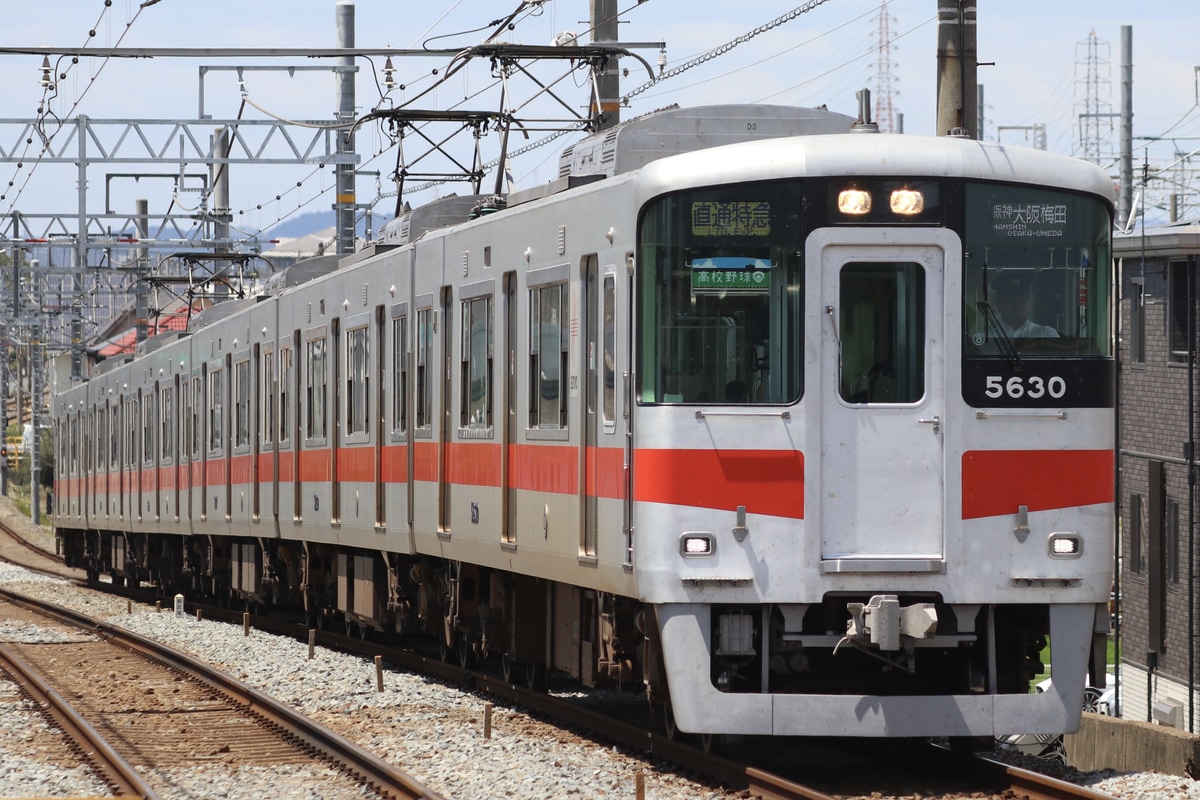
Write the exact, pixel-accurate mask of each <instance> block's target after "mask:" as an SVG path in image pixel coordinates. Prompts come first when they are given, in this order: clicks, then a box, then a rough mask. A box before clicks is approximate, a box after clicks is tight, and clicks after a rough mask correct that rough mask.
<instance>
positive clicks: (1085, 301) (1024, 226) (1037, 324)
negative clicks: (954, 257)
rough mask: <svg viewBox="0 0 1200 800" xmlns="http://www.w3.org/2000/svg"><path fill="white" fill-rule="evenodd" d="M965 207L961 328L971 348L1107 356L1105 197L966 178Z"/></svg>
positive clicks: (1108, 251) (1107, 224)
mask: <svg viewBox="0 0 1200 800" xmlns="http://www.w3.org/2000/svg"><path fill="white" fill-rule="evenodd" d="M966 207H967V221H966V241H965V242H964V249H965V251H966V265H965V267H966V270H965V275H966V279H965V282H964V289H965V303H964V307H963V316H964V320H963V322H964V325H963V329H964V333H965V335H966V339H967V344H968V346H969V347H973V348H974V351H973V352H974V353H976V354H979V355H989V354H1001V355H1010V354H1012V353H1014V352H1015V353H1018V354H1021V353H1033V354H1037V353H1051V354H1059V355H1111V328H1110V325H1111V319H1110V316H1111V315H1110V310H1109V296H1110V294H1109V292H1110V289H1109V276H1110V274H1111V247H1110V242H1109V231H1110V217H1109V214H1108V210H1107V209H1106V207H1105V206H1104V204H1103V203H1101V202H1100V201H1099V200H1097V199H1095V198H1091V197H1085V196H1082V195H1073V194H1067V193H1065V192H1058V191H1054V190H1048V189H1040V188H1033V187H1025V186H1004V185H991V184H986V185H985V184H969V185H968V186H967V204H966ZM968 352H972V351H968Z"/></svg>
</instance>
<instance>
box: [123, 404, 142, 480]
mask: <svg viewBox="0 0 1200 800" xmlns="http://www.w3.org/2000/svg"><path fill="white" fill-rule="evenodd" d="M140 399H141V397H140V396H138V395H135V396H133V397H131V398H129V400H128V401H127V402H126V403H125V430H126V431H128V436H129V440H128V442H127V444H126V447H125V467H126V468H130V467H134V466H136V465H137V459H138V446H137V444H138V436H137V435H138V425H140V424H141V423H140V420H139V419H138V417H139V416H140V415H139V414H138V402H139V401H140Z"/></svg>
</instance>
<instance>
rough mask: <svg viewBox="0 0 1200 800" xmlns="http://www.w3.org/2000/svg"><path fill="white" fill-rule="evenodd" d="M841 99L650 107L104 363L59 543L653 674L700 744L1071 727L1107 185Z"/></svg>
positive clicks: (199, 585) (1097, 427)
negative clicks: (556, 158) (538, 182)
mask: <svg viewBox="0 0 1200 800" xmlns="http://www.w3.org/2000/svg"><path fill="white" fill-rule="evenodd" d="M853 123H854V121H853V120H852V119H851V118H850V117H846V116H843V115H839V114H832V113H829V112H826V111H823V110H813V109H794V108H781V107H768V106H722V107H709V108H699V109H691V110H677V109H676V110H667V111H663V112H659V113H655V114H651V115H648V116H646V117H644V118H641V119H638V120H634V121H631V122H629V123H626V124H625V125H623V126H621V127H619V128H616V129H613V130H610V131H606V132H603V133H602V134H598V135H596V136H593V137H591V138H588V139H584V140H582V141H581V142H579V143H577V144H576V145H575V146H574V147H572V148H570V149H569V150H568V152H566V153H564V156H563V159H562V162H561V168H560V178H559V179H558V180H556V181H554V182H552V183H550V184H548V185H546V186H543V187H540V188H539V189H536V190H530V191H527V192H523V193H514V194H511V195H509V196H507V197H466V198H463V197H449V198H444V199H442V200H439V201H436V202H434V203H431V204H430V205H428V206H425V207H422V208H418V209H416V210H414V211H411V212H408V213H406V214H405V215H404V216H403V217H402V218H400V219H398V220H395V221H393V222H392V223H389V225H388V226H386V228H385V230H384V235H383V236H382V237H381V239H380V240H379V241H378V242H376V243H374V244H373V245H371V246H368V247H367V248H366V249H364V250H362V251H360V252H358V253H355V254H353V255H351V256H348V257H345V258H343V259H341V261H340V263H333V262H334V261H335V259H332V258H328V259H326V260H325V262H319V261H318V262H315V266H314V265H305V264H301V265H298V266H297V267H294V268H292V269H291V270H288V271H287V272H285V273H281V274H280V275H279V276H278V277H277V279H276V280H275V281H274V282H272V283H271V284H270V285H268V286H267V287H266V291H264V292H263V293H262V294H261V295H259V296H256V297H253V298H251V299H246V300H240V301H239V300H232V301H228V302H224V303H220V304H218V305H216V306H214V307H213V308H211V309H210V310H208V311H206V312H204V313H203V314H202V315H200V316H199V317H198V318H196V319H194V320H193V321H192V325H191V328H190V330H189V331H187V332H186V333H174V334H171V335H169V336H165V337H159V338H156V339H151V340H148V341H147V342H145V343H143V344H142V345H141V346H140V347H139V350H138V353H137V354H136V355H135V356H134V357H132V358H129V359H126V360H123V361H119V362H116V363H113V362H111V361H110V362H106V363H104V364H102V365H101V366H100V369H98V370H97V371H96V374H94V375H93V376H91V377H90V378H89V379H88V380H86V381H84V382H82V383H79V384H77V385H72V386H69V387H66V388H63V389H62V390H61V391H59V392H57V394H56V397H55V403H54V412H53V413H54V424H55V430H56V432H57V434H58V436H57V448H58V450H57V453H56V459H57V461H56V463H57V465H58V469H57V476H56V490H55V491H56V493H57V516H56V517H55V522H56V525H57V526H58V535H59V537H60V539H61V543H62V547H63V551H64V553H65V554H66V557H67V559H68V561H69V563H71V564H73V565H77V566H80V567H84V568H86V569H87V570H88V571H89V573H90V574H91V575H92V576H93V577H99V576H100V575H102V574H108V575H111V576H112V578H113V579H114V580H116V581H127V582H136V583H141V584H150V585H156V586H158V587H159V588H160V589H161V590H162V591H163V592H164V593H166V594H168V595H171V594H174V593H175V592H177V591H178V592H182V593H184V594H185V595H187V596H189V597H201V596H216V597H218V598H223V599H226V600H229V601H231V602H239V603H249V604H254V605H258V604H262V605H264V606H276V605H278V606H288V607H291V608H303V609H306V610H307V612H308V613H309V614H310V615H311V618H312V619H313V621H314V622H322V623H324V624H333V625H338V626H341V625H343V624H344V625H345V626H346V628H347V629H348V630H358V631H361V632H363V633H364V634H365V633H369V632H376V631H388V632H391V631H406V630H422V629H423V630H425V631H428V632H431V633H433V634H435V635H436V636H437V638H438V640H439V641H440V642H441V644H442V645H443V648H444V649H443V654H444V655H445V656H446V657H447V658H459V659H461V660H462V661H463V662H464V663H471V662H472V661H474V660H475V659H478V658H480V657H484V656H487V655H489V654H491V655H492V656H493V657H498V658H499V659H500V661H501V663H502V664H503V667H504V669H506V670H507V671H508V673H509V674H510V675H511V676H513V679H514V680H516V679H518V678H519V679H520V680H524V681H528V682H529V683H530V684H531V685H536V684H540V683H544V682H545V680H546V677H547V674H548V672H549V671H551V670H559V671H562V672H565V673H569V674H570V675H572V676H576V677H577V678H579V679H580V680H581V681H582V682H583V683H584V684H588V685H595V684H600V683H623V684H624V685H626V686H634V687H639V686H643V685H644V686H645V688H646V691H647V693H648V694H649V695H650V699H651V700H652V701H654V702H656V703H660V704H661V705H662V707H663V708H664V709H665V710H666V712H667V719H668V722H669V726H670V727H673V729H675V730H679V731H684V732H693V733H700V734H704V735H708V736H710V737H711V735H713V734H758V735H788V734H799V735H817V734H820V735H840V736H864V737H882V736H902V737H913V736H949V737H961V738H962V739H963V740H969V739H970V738H973V737H990V736H993V735H998V734H1007V733H1014V732H1025V733H1037V732H1054V733H1057V732H1062V731H1069V730H1074V729H1076V728H1077V726H1078V725H1079V722H1080V709H1081V707H1082V699H1083V688H1084V681H1085V677H1086V674H1087V673H1088V671H1089V667H1091V668H1093V674H1094V673H1095V670H1094V667H1095V664H1100V665H1102V664H1103V655H1104V641H1105V633H1106V631H1107V626H1108V613H1107V605H1106V604H1107V600H1108V596H1109V589H1110V586H1111V581H1112V569H1113V538H1114V518H1113V499H1114V458H1113V447H1114V416H1113V414H1114V410H1113V403H1114V384H1115V366H1114V356H1113V338H1114V337H1113V317H1112V311H1113V309H1112V306H1113V304H1112V288H1111V286H1112V274H1111V270H1112V266H1111V257H1110V235H1111V218H1112V193H1113V190H1112V183H1111V181H1110V180H1109V178H1108V177H1107V176H1106V175H1105V173H1104V172H1103V171H1102V170H1100V169H1098V168H1096V167H1094V166H1091V165H1089V164H1086V163H1083V162H1081V161H1077V160H1074V159H1070V158H1066V157H1062V156H1057V155H1052V154H1048V153H1045V152H1040V151H1034V150H1027V149H1020V148H1013V147H1005V146H1001V145H998V144H993V143H986V142H979V141H972V140H968V139H962V138H953V137H938V138H931V137H921V136H908V135H887V134H878V133H871V132H869V128H870V126H863V125H855V124H853ZM322 263H324V264H326V265H327V268H324V269H322V267H321V265H322ZM1047 642H1050V643H1051V647H1050V652H1051V663H1052V667H1053V674H1054V682H1053V690H1052V691H1050V692H1046V693H1041V694H1030V693H1029V685H1030V679H1031V678H1032V677H1034V676H1035V675H1037V673H1039V672H1040V671H1041V669H1042V667H1041V664H1040V662H1039V654H1040V653H1041V652H1042V651H1043V649H1044V648H1045V646H1046V644H1047ZM1099 672H1100V674H1103V670H1102V669H1101V670H1099Z"/></svg>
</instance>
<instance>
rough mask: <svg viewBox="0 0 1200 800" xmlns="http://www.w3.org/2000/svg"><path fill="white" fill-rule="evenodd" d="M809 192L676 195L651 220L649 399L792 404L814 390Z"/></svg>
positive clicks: (645, 397)
mask: <svg viewBox="0 0 1200 800" xmlns="http://www.w3.org/2000/svg"><path fill="white" fill-rule="evenodd" d="M800 207H801V202H800V184H798V183H796V182H773V183H755V184H743V185H738V186H723V187H720V188H713V189H702V190H693V191H688V192H680V193H678V194H674V195H668V196H666V197H663V198H660V199H658V200H655V201H653V202H652V203H651V204H650V205H648V206H647V208H646V209H645V210H644V213H643V214H642V218H641V233H640V244H641V252H640V254H639V258H638V264H639V271H638V275H639V280H638V285H639V287H640V291H639V297H638V312H637V313H638V314H639V315H640V319H641V324H640V325H639V326H638V327H639V329H640V331H641V340H640V342H639V343H638V347H637V350H638V353H637V357H638V363H639V368H638V379H639V382H640V384H641V385H640V387H639V390H638V397H639V400H640V401H641V402H643V403H695V404H721V403H791V402H795V401H796V400H798V399H799V398H800V395H801V391H802V380H803V369H802V359H803V352H804V341H803V333H804V330H803V314H802V312H803V305H804V298H803V280H802V278H803V249H804V247H803V237H802V231H801V226H800Z"/></svg>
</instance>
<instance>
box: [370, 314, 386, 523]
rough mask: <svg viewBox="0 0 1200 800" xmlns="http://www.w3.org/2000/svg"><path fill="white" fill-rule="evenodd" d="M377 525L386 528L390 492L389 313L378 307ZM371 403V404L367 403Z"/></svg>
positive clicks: (376, 402)
mask: <svg viewBox="0 0 1200 800" xmlns="http://www.w3.org/2000/svg"><path fill="white" fill-rule="evenodd" d="M375 353H376V356H375V407H374V413H375V422H374V424H373V425H371V435H372V436H373V437H375V527H376V528H377V529H379V530H381V531H382V530H383V529H385V528H387V492H386V491H385V489H386V484H385V483H384V479H383V445H384V443H385V442H386V441H387V429H388V428H387V383H386V381H387V313H386V310H385V309H384V307H383V306H376V307H375ZM368 405H370V404H369V403H368Z"/></svg>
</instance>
